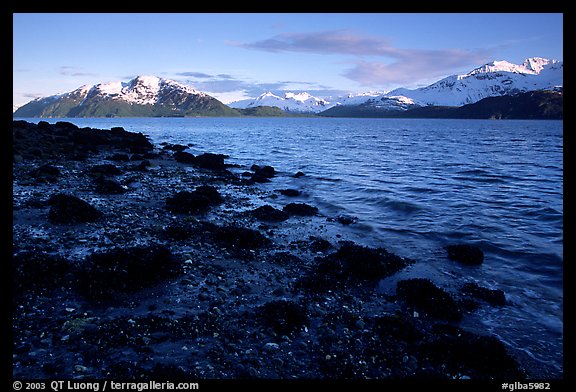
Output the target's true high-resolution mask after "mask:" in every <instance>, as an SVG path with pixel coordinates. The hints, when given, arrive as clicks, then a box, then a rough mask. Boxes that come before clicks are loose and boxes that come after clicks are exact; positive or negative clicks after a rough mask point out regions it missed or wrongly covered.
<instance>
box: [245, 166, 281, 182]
mask: <svg viewBox="0 0 576 392" xmlns="http://www.w3.org/2000/svg"><path fill="white" fill-rule="evenodd" d="M250 170H252V171H253V172H254V174H252V178H251V179H252V181H254V182H269V181H270V179H271V178H272V177H274V176H275V175H276V170H275V169H274V168H273V167H272V166H269V165H266V166H258V165H252V167H251V168H250Z"/></svg>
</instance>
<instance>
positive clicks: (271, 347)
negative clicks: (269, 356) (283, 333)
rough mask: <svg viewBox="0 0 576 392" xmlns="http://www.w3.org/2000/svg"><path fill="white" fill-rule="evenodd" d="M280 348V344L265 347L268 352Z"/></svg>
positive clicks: (267, 344)
mask: <svg viewBox="0 0 576 392" xmlns="http://www.w3.org/2000/svg"><path fill="white" fill-rule="evenodd" d="M279 348H280V346H279V345H278V343H271V342H270V343H266V344H265V345H264V350H266V351H274V350H278V349H279Z"/></svg>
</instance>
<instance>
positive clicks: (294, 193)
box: [278, 189, 302, 197]
mask: <svg viewBox="0 0 576 392" xmlns="http://www.w3.org/2000/svg"><path fill="white" fill-rule="evenodd" d="M278 192H280V194H282V195H284V196H288V197H297V196H300V195H301V194H302V192H300V191H299V190H297V189H280V190H278Z"/></svg>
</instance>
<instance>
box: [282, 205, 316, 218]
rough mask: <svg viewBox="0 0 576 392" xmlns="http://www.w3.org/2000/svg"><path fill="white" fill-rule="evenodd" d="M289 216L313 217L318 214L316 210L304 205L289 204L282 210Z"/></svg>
mask: <svg viewBox="0 0 576 392" xmlns="http://www.w3.org/2000/svg"><path fill="white" fill-rule="evenodd" d="M282 210H283V211H284V212H286V213H287V214H289V215H298V216H313V215H316V214H318V208H317V207H314V206H311V205H309V204H306V203H290V204H287V205H285V206H284V208H283V209H282Z"/></svg>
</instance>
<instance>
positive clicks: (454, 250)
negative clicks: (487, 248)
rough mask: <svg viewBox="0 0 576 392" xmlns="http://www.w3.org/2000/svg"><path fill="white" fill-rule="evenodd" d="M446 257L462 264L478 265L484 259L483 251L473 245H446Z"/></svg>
mask: <svg viewBox="0 0 576 392" xmlns="http://www.w3.org/2000/svg"><path fill="white" fill-rule="evenodd" d="M446 250H447V251H448V258H450V259H452V260H456V261H459V262H461V263H464V264H471V265H480V264H482V262H483V261H484V252H482V249H480V248H479V247H477V246H474V245H466V244H462V245H448V246H447V247H446Z"/></svg>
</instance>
